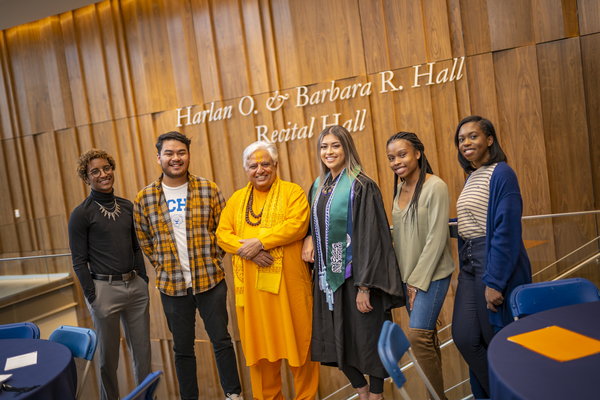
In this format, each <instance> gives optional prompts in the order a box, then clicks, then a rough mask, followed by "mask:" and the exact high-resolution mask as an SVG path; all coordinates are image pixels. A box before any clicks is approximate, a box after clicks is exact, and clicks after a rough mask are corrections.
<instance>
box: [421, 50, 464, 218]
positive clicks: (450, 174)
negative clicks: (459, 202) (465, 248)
mask: <svg viewBox="0 0 600 400" xmlns="http://www.w3.org/2000/svg"><path fill="white" fill-rule="evenodd" d="M445 66H446V67H449V68H451V63H450V62H449V61H448V62H447V63H446V64H445ZM465 81H466V78H465ZM457 86H458V85H457V84H455V83H454V82H453V83H450V84H447V85H436V86H433V87H432V88H431V102H432V114H433V125H434V129H435V139H436V140H435V147H431V144H430V145H429V147H426V148H425V153H426V154H427V159H429V154H431V153H434V154H436V155H437V159H438V161H437V167H436V169H434V171H433V172H434V173H435V174H436V175H438V176H439V177H440V178H442V179H443V180H444V182H446V184H447V185H448V190H449V192H450V198H451V199H452V201H453V203H452V204H451V206H450V218H454V217H456V213H455V209H456V204H455V203H454V201H455V200H456V199H458V196H459V195H460V192H461V191H462V188H463V186H464V183H465V180H464V172H463V169H462V168H461V167H460V164H459V163H458V161H457V159H456V157H457V151H458V150H457V149H456V146H455V145H454V132H455V130H456V126H457V125H458V124H457V121H459V120H460V119H461V118H460V116H459V104H458V99H457V90H458V87H457Z"/></svg>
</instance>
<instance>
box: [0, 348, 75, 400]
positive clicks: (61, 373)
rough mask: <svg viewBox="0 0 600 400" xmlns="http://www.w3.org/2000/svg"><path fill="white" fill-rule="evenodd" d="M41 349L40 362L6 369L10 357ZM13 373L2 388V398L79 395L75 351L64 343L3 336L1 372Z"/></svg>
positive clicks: (73, 396)
mask: <svg viewBox="0 0 600 400" xmlns="http://www.w3.org/2000/svg"><path fill="white" fill-rule="evenodd" d="M34 351H37V364H34V365H29V366H27V367H22V368H17V369H11V370H8V371H4V368H5V367H6V359H7V358H9V357H14V356H20V355H23V354H27V353H31V352H34ZM6 374H12V376H11V377H10V378H9V379H8V380H7V381H5V382H3V383H4V384H6V385H10V386H11V387H12V388H13V390H16V391H8V390H7V388H6V387H5V388H4V389H3V390H2V391H0V399H1V400H4V399H19V400H24V399H36V400H38V399H39V400H45V399H48V400H50V399H60V400H63V399H65V400H69V399H74V398H75V392H76V390H77V369H76V366H75V362H74V360H73V356H72V355H71V351H70V350H69V349H68V348H66V347H65V346H63V345H62V344H59V343H55V342H50V341H48V340H42V339H3V340H0V375H6Z"/></svg>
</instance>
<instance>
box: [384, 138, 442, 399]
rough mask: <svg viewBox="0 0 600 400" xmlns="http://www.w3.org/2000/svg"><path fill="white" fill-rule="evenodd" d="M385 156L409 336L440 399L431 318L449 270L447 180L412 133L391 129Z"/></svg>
mask: <svg viewBox="0 0 600 400" xmlns="http://www.w3.org/2000/svg"><path fill="white" fill-rule="evenodd" d="M387 157H388V160H389V162H390V168H391V169H392V171H394V205H393V207H392V219H393V223H394V250H395V252H396V258H397V259H398V266H399V267H400V275H401V276H402V280H403V282H404V288H405V290H406V291H407V292H408V302H407V304H406V310H407V311H408V315H409V317H410V321H409V324H408V340H409V342H410V344H411V347H412V349H413V352H414V353H415V356H416V357H417V361H418V362H419V365H420V366H421V368H422V369H423V371H424V372H425V375H426V376H427V378H428V379H429V381H430V382H431V384H432V386H433V389H434V390H435V391H436V392H437V394H438V396H439V397H440V398H441V399H444V398H445V396H444V379H443V376H442V358H441V352H440V350H439V341H438V338H437V329H436V323H437V320H438V316H439V314H440V311H441V309H442V305H443V304H444V299H445V298H446V293H447V292H448V287H449V285H450V277H451V275H452V272H453V271H454V261H453V260H452V254H451V253H450V235H449V231H448V219H449V213H450V193H449V192H448V186H447V185H446V183H444V181H443V180H441V179H440V178H438V177H437V176H435V175H433V171H432V169H431V166H430V165H429V162H428V161H427V157H426V156H425V147H424V146H423V143H421V141H420V140H419V138H418V137H417V135H415V134H414V133H410V132H399V133H396V134H395V135H393V136H392V137H391V138H390V139H389V140H388V142H387ZM399 181H400V182H399Z"/></svg>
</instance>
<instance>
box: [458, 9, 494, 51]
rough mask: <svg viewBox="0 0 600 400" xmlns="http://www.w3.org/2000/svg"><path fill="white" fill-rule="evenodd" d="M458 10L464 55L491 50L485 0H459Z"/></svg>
mask: <svg viewBox="0 0 600 400" xmlns="http://www.w3.org/2000/svg"><path fill="white" fill-rule="evenodd" d="M460 12H461V20H462V29H463V35H464V41H465V51H466V55H468V56H472V55H476V54H482V53H488V52H490V51H492V42H491V37H490V23H489V20H488V5H487V2H486V1H480V0H460Z"/></svg>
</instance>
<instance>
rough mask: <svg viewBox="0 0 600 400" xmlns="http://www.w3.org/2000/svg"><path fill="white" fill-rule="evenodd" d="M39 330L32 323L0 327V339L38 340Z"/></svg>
mask: <svg viewBox="0 0 600 400" xmlns="http://www.w3.org/2000/svg"><path fill="white" fill-rule="evenodd" d="M39 338H40V328H38V327H37V325H36V324H34V323H33V322H18V323H16V324H6V325H0V339H39Z"/></svg>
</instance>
